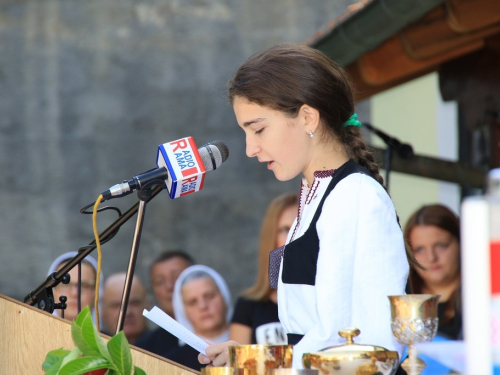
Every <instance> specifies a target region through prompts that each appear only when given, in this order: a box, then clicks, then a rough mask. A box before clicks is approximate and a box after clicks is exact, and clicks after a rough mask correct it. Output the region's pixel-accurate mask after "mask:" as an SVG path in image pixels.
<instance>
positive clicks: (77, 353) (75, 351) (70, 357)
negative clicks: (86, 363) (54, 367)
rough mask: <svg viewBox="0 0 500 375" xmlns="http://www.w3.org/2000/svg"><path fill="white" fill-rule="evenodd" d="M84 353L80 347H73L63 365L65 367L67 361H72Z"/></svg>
mask: <svg viewBox="0 0 500 375" xmlns="http://www.w3.org/2000/svg"><path fill="white" fill-rule="evenodd" d="M81 355H82V351H81V350H80V349H79V348H75V349H73V350H72V351H71V352H70V353H69V354H68V355H67V356H66V357H64V359H63V361H62V363H61V367H64V365H65V364H66V363H68V362H69V361H72V360H73V359H76V358H78V357H80V356H81Z"/></svg>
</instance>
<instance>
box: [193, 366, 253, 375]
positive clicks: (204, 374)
mask: <svg viewBox="0 0 500 375" xmlns="http://www.w3.org/2000/svg"><path fill="white" fill-rule="evenodd" d="M201 375H249V374H248V370H247V369H246V368H234V367H203V368H202V369H201Z"/></svg>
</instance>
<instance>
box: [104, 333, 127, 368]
mask: <svg viewBox="0 0 500 375" xmlns="http://www.w3.org/2000/svg"><path fill="white" fill-rule="evenodd" d="M108 350H109V354H110V355H111V358H112V361H113V363H114V364H115V366H116V369H117V370H118V371H119V372H120V373H121V374H131V372H132V353H131V352H130V346H129V344H128V341H127V338H126V337H125V334H124V333H123V331H120V332H119V333H118V334H116V335H115V336H114V337H112V338H111V340H109V342H108Z"/></svg>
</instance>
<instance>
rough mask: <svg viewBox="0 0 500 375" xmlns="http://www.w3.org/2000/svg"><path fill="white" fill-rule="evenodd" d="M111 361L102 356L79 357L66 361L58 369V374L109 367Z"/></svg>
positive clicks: (80, 372)
mask: <svg viewBox="0 0 500 375" xmlns="http://www.w3.org/2000/svg"><path fill="white" fill-rule="evenodd" d="M110 365H111V363H109V362H108V360H106V359H105V358H102V357H81V358H76V359H74V360H72V361H71V362H68V363H67V364H65V365H64V366H62V367H61V369H60V370H59V373H58V375H79V374H85V373H86V372H89V371H94V370H99V369H102V368H109V366H110Z"/></svg>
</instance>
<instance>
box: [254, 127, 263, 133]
mask: <svg viewBox="0 0 500 375" xmlns="http://www.w3.org/2000/svg"><path fill="white" fill-rule="evenodd" d="M263 131H264V128H262V129H259V130H256V131H255V134H260V133H262V132H263Z"/></svg>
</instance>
